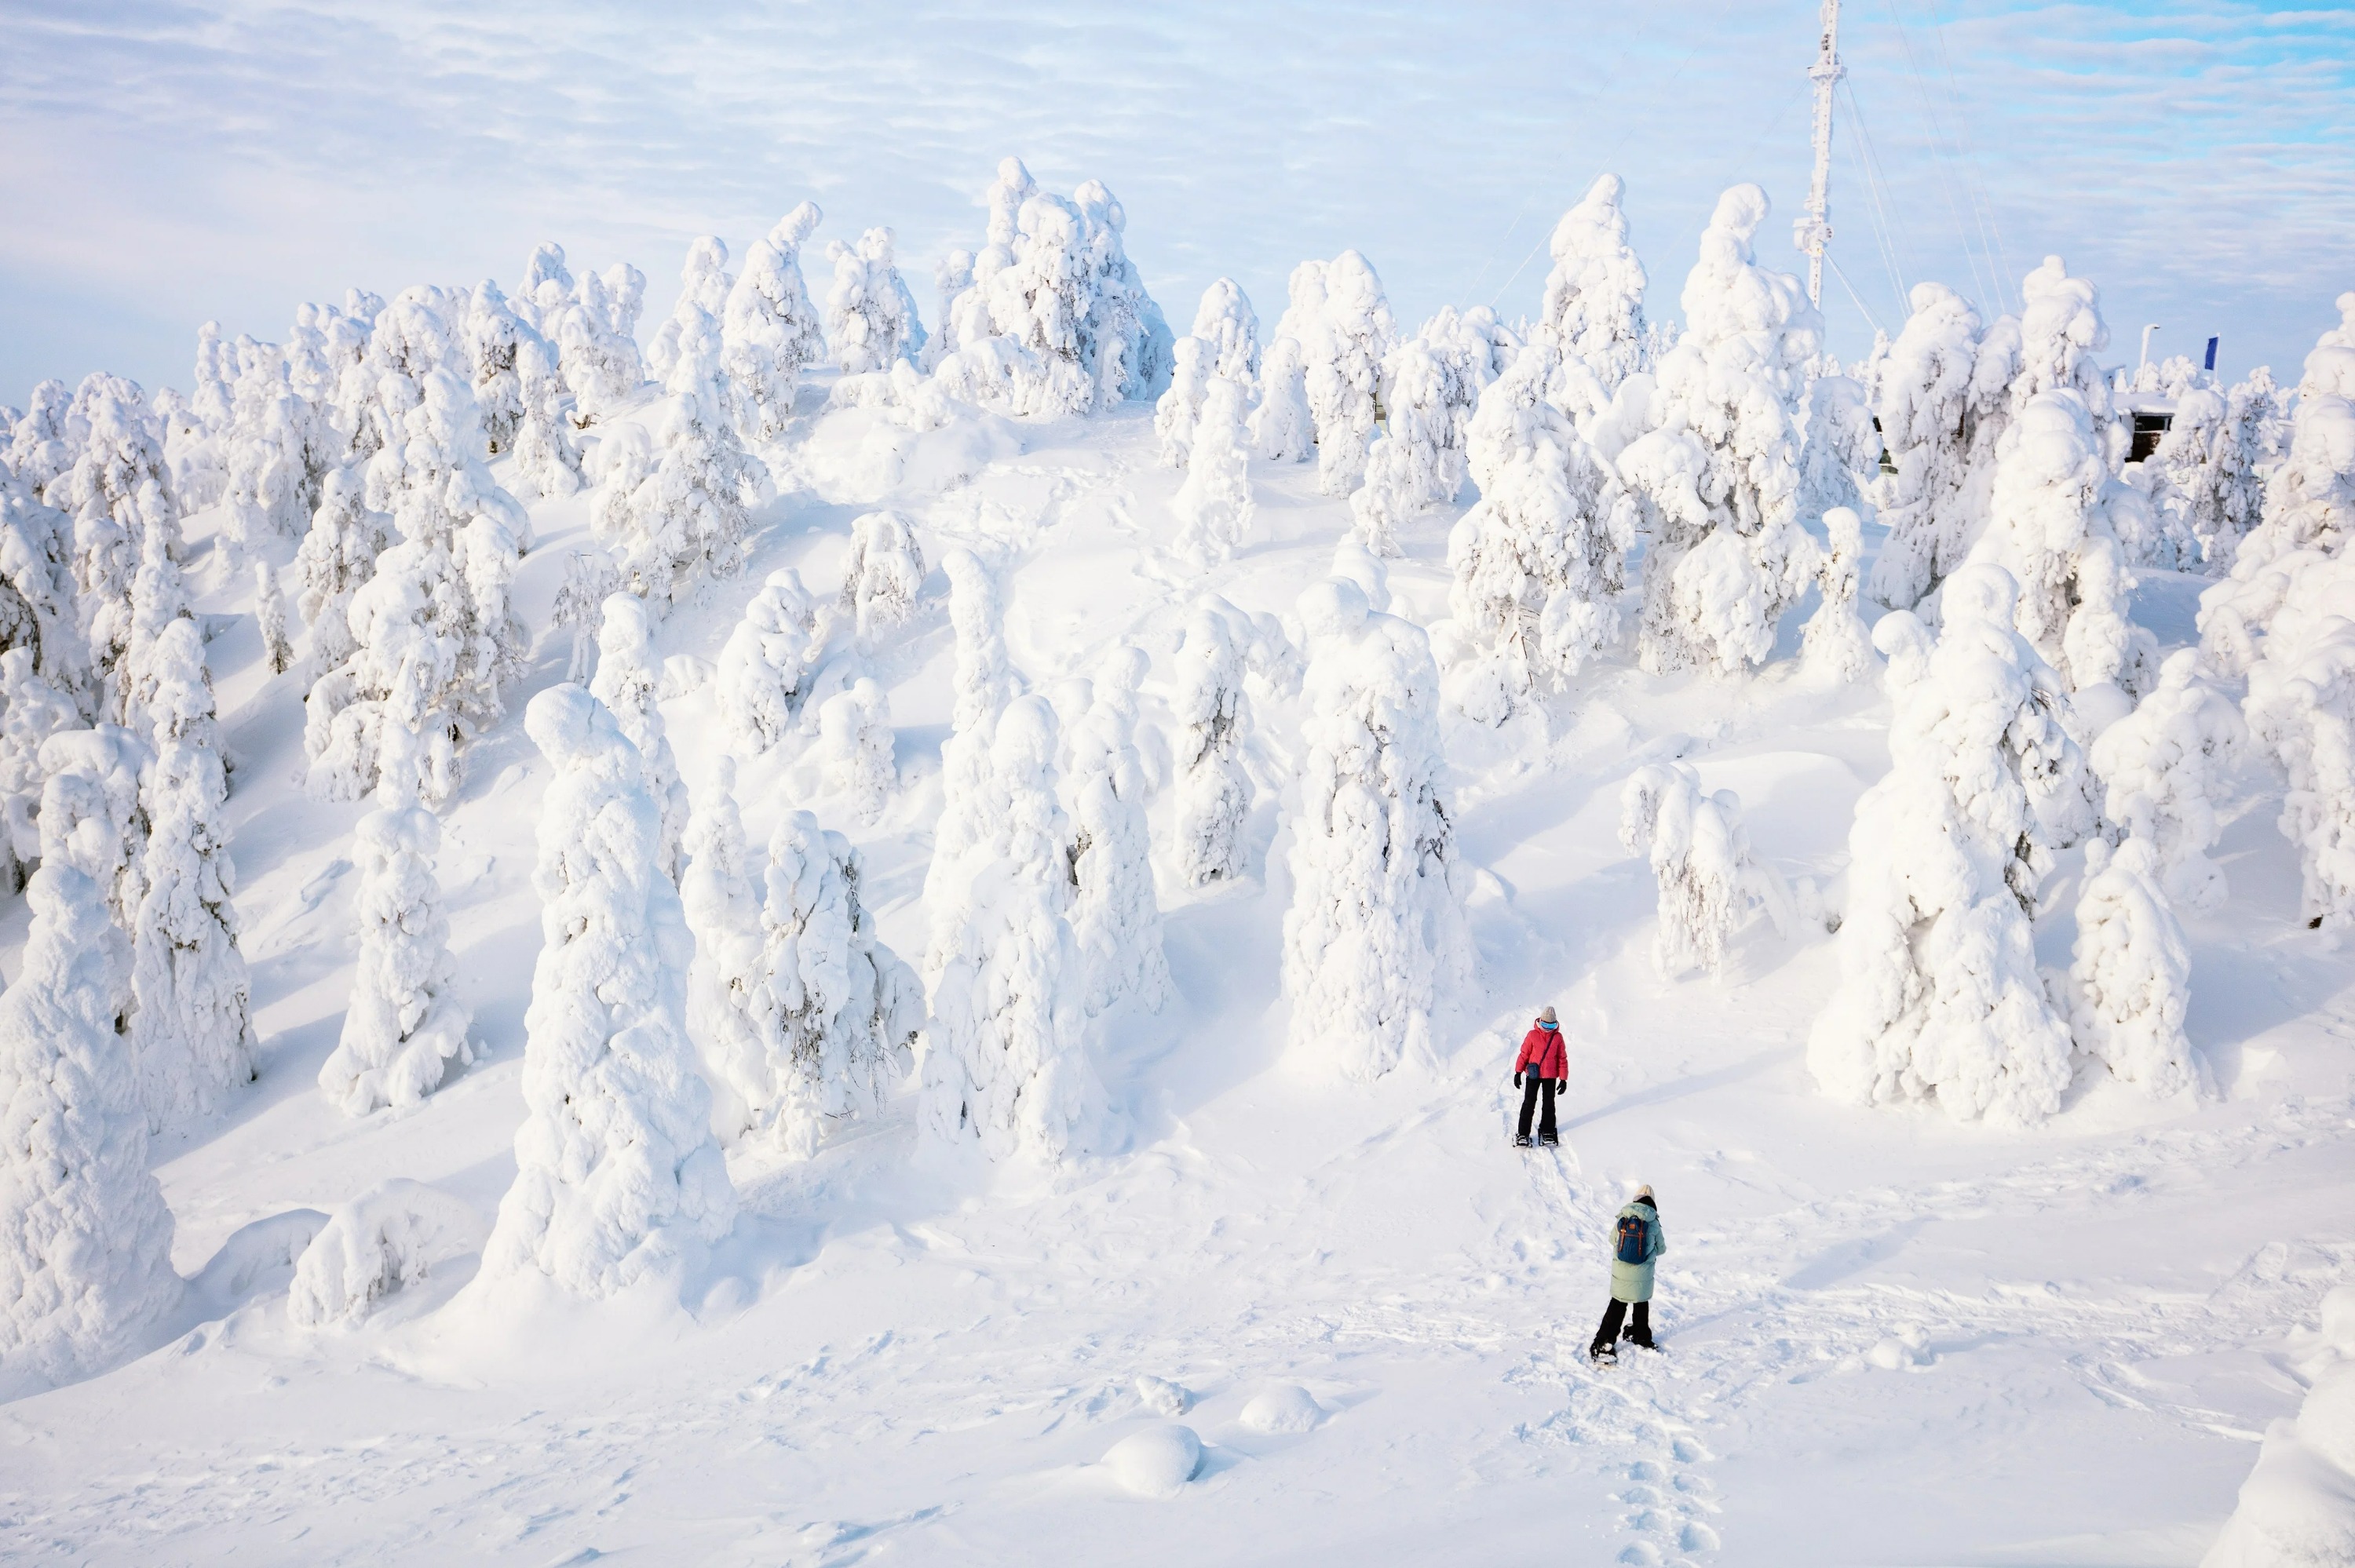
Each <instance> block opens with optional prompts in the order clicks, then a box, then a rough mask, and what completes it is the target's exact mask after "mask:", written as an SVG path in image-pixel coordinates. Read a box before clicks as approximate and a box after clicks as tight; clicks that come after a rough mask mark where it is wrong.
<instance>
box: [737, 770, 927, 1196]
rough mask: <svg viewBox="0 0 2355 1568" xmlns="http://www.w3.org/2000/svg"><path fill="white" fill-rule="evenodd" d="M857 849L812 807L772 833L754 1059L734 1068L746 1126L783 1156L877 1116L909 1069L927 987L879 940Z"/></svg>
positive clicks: (812, 1148)
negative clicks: (832, 1129) (837, 1126)
mask: <svg viewBox="0 0 2355 1568" xmlns="http://www.w3.org/2000/svg"><path fill="white" fill-rule="evenodd" d="M859 877H860V864H859V859H858V851H857V850H855V849H853V848H851V847H850V841H849V840H847V839H846V838H844V837H843V836H842V835H841V834H840V833H837V832H829V831H828V830H826V829H825V828H822V827H820V826H819V825H818V821H817V819H816V818H815V817H813V816H811V815H810V814H809V813H808V812H807V811H788V812H787V813H785V816H784V818H783V821H780V822H779V823H778V824H777V831H776V832H775V833H774V834H773V836H772V837H771V838H770V840H769V857H768V867H767V870H766V873H765V874H764V875H763V877H762V889H761V891H762V898H761V912H760V936H761V948H760V955H759V957H758V959H755V960H754V964H753V969H752V980H751V997H750V1005H751V1019H752V1023H753V1027H754V1031H755V1038H756V1039H757V1041H758V1044H759V1045H760V1055H759V1056H758V1057H757V1059H753V1060H749V1061H741V1062H738V1063H735V1064H733V1067H734V1073H733V1076H734V1078H735V1080H736V1084H735V1086H736V1088H737V1091H738V1093H739V1094H740V1096H741V1097H742V1098H743V1100H744V1103H745V1105H746V1107H748V1109H749V1110H750V1112H751V1123H750V1124H749V1126H748V1128H747V1130H748V1131H750V1132H751V1133H752V1134H753V1135H754V1136H756V1137H760V1138H763V1139H767V1140H769V1141H770V1142H772V1143H773V1145H774V1146H775V1147H776V1148H777V1149H778V1150H780V1151H782V1152H784V1153H788V1154H793V1155H796V1156H800V1157H803V1158H806V1157H807V1156H809V1155H811V1154H814V1153H815V1152H816V1151H817V1146H818V1143H819V1140H820V1139H822V1138H823V1136H824V1134H825V1130H826V1124H827V1123H828V1122H833V1121H840V1120H844V1119H847V1118H873V1117H875V1116H877V1115H879V1113H880V1112H881V1110H882V1107H883V1104H884V1101H885V1099H886V1098H887V1097H889V1096H890V1091H891V1087H892V1086H893V1085H895V1084H897V1083H899V1082H900V1080H901V1079H903V1078H905V1077H906V1076H907V1075H908V1071H909V1068H910V1067H911V1065H912V1061H913V1047H914V1044H915V1039H916V1034H917V1032H918V1031H919V1030H921V1029H922V1027H923V1022H924V1001H923V991H922V987H921V986H920V985H919V984H918V983H917V980H916V977H915V974H914V972H913V971H912V970H911V969H909V968H908V966H907V965H906V964H904V963H901V962H900V959H899V957H898V955H896V954H894V953H893V952H892V951H891V949H890V948H887V947H885V946H884V945H883V944H882V943H880V942H879V941H877V940H876V938H875V929H874V923H873V921H872V920H871V919H870V918H869V917H868V914H867V911H866V908H865V906H862V905H861V904H860V902H859V897H858V883H859Z"/></svg>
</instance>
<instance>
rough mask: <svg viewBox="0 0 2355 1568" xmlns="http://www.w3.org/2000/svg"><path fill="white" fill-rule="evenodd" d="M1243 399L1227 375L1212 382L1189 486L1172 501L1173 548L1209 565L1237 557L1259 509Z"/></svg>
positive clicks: (1190, 462)
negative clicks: (1173, 521) (1175, 529)
mask: <svg viewBox="0 0 2355 1568" xmlns="http://www.w3.org/2000/svg"><path fill="white" fill-rule="evenodd" d="M1187 341H1188V342H1189V343H1191V342H1195V341H1197V340H1195V339H1192V338H1188V340H1187ZM1243 401H1244V393H1243V389H1242V387H1241V385H1239V384H1238V383H1236V382H1232V381H1230V380H1228V379H1227V378H1226V377H1225V376H1213V377H1212V378H1211V380H1210V386H1209V391H1208V392H1207V393H1206V394H1205V396H1204V397H1203V399H1202V412H1201V418H1199V420H1198V421H1197V422H1196V424H1195V427H1194V429H1193V432H1192V442H1191V447H1190V450H1188V454H1187V459H1186V482H1185V483H1183V484H1181V485H1179V486H1178V487H1177V497H1176V498H1175V499H1174V500H1172V501H1171V502H1170V503H1169V509H1170V511H1171V512H1172V513H1174V514H1176V515H1177V536H1176V538H1174V539H1173V540H1172V541H1171V545H1172V546H1173V547H1174V548H1175V549H1176V551H1177V554H1178V555H1179V556H1184V557H1186V558H1187V559H1188V560H1191V561H1194V562H1196V563H1198V564H1199V565H1200V566H1202V567H1210V566H1214V565H1217V564H1220V563H1221V562H1225V561H1230V560H1232V559H1233V558H1234V554H1235V549H1236V546H1240V545H1241V543H1242V542H1243V540H1244V539H1245V538H1246V537H1247V536H1248V535H1250V533H1251V525H1252V517H1253V516H1254V515H1255V514H1257V512H1258V510H1259V508H1258V505H1257V503H1254V502H1253V501H1252V488H1251V453H1250V451H1249V450H1247V449H1246V447H1245V445H1244V441H1245V439H1246V438H1245V436H1244V433H1243V418H1244V408H1243Z"/></svg>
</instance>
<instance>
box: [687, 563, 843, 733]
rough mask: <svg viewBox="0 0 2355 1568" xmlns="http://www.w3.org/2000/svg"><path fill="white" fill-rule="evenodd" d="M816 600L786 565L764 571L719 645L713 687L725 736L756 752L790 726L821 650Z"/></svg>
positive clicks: (792, 569)
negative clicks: (763, 577) (762, 581)
mask: <svg viewBox="0 0 2355 1568" xmlns="http://www.w3.org/2000/svg"><path fill="white" fill-rule="evenodd" d="M820 646H821V645H820V641H819V638H818V633H817V606H816V604H815V602H814V601H813V600H812V599H811V598H810V596H809V590H808V589H807V588H804V587H802V577H801V574H800V573H799V572H797V571H795V570H794V568H793V567H783V569H781V570H778V571H773V572H771V573H770V574H769V580H768V581H767V582H766V583H765V584H763V585H762V588H761V591H760V592H759V593H757V594H754V595H753V596H752V602H751V603H750V604H748V605H746V606H745V607H744V619H743V620H740V621H738V622H737V623H736V630H733V631H731V632H730V633H729V634H728V641H727V642H726V643H724V644H723V645H722V646H721V647H720V650H719V667H718V669H717V671H716V672H715V673H714V674H713V688H714V692H715V694H716V695H717V697H718V699H719V716H720V719H721V721H722V722H723V723H725V724H726V725H727V726H728V736H729V738H730V740H731V741H733V742H734V743H735V744H736V745H737V746H740V747H743V748H744V749H746V750H747V751H750V752H751V753H752V754H753V755H755V756H758V755H759V754H760V753H762V752H764V751H766V750H768V749H769V748H770V747H773V746H775V745H776V744H777V743H778V742H779V741H781V740H783V738H784V737H785V735H786V732H787V731H789V730H790V729H792V728H793V726H794V716H795V714H796V712H797V710H798V709H799V707H800V705H801V699H802V697H803V695H804V694H805V692H806V691H807V689H808V684H809V680H810V677H811V674H812V673H813V672H814V671H815V666H816V662H817V656H818V653H819V651H820Z"/></svg>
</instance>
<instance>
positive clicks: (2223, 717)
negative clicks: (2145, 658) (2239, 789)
mask: <svg viewBox="0 0 2355 1568" xmlns="http://www.w3.org/2000/svg"><path fill="white" fill-rule="evenodd" d="M2248 739H2249V735H2248V727H2247V726H2246V725H2244V724H2243V722H2242V719H2241V713H2240V710H2239V709H2238V708H2236V707H2234V706H2233V705H2232V699H2231V698H2230V697H2228V696H2226V695H2225V694H2223V693H2222V691H2220V690H2218V689H2217V687H2216V686H2215V684H2214V683H2211V681H2209V680H2208V679H2207V677H2206V676H2205V675H2204V674H2203V673H2201V671H2200V651H2199V650H2198V649H2196V648H2184V649H2179V650H2178V651H2177V652H2174V653H2171V654H2169V655H2168V659H2167V662H2166V663H2164V664H2162V665H2161V666H2159V672H2158V686H2157V687H2156V688H2155V689H2154V690H2153V691H2152V692H2151V694H2149V695H2148V696H2147V697H2145V698H2143V700H2142V702H2141V704H2140V705H2138V706H2137V708H2136V709H2135V711H2134V712H2133V713H2131V714H2129V715H2126V717H2124V718H2122V719H2120V720H2118V721H2117V722H2116V723H2115V724H2113V725H2111V726H2109V727H2108V728H2107V729H2105V730H2104V731H2103V732H2102V733H2101V735H2100V736H2098V737H2097V738H2096V739H2095V740H2094V743H2093V745H2092V746H2091V747H2089V748H2088V749H2087V754H2086V756H2087V760H2088V761H2090V762H2091V763H2092V764H2093V766H2094V774H2095V776H2096V777H2098V778H2099V779H2101V781H2102V786H2103V789H2104V790H2105V800H2104V803H2103V808H2102V814H2103V815H2104V816H2105V817H2106V818H2107V819H2108V820H2109V821H2111V822H2113V823H2115V825H2116V828H2117V830H2118V831H2119V832H2123V833H2126V834H2127V835H2129V836H2131V837H2133V838H2136V839H2138V840H2140V841H2141V842H2143V843H2144V844H2145V845H2147V847H2148V848H2149V850H2150V852H2151V853H2152V855H2153V857H2154V862H2155V865H2156V869H2157V874H2158V877H2159V881H2160V885H2161V886H2162V887H2163V888H2164V889H2165V890H2166V894H2167V897H2168V901H2169V903H2171V904H2176V905H2179V906H2182V907H2184V908H2187V909H2212V908H2214V907H2216V906H2218V905H2220V904H2222V902H2223V901H2224V873H2223V870H2222V867H2220V866H2218V865H2217V864H2216V863H2215V862H2214V861H2211V860H2210V859H2209V858H2208V850H2209V848H2210V846H2211V845H2213V844H2214V843H2215V842H2216V838H2217V835H2218V834H2219V833H2220V832H2222V824H2221V823H2220V822H2219V821H2218V820H2217V815H2216V808H2217V806H2218V804H2219V803H2220V802H2222V800H2224V799H2225V797H2226V795H2227V793H2228V792H2229V790H2230V789H2231V786H2232V775H2233V773H2234V772H2236V771H2237V770H2238V769H2239V768H2240V767H2241V766H2242V763H2243V760H2244V758H2245V755H2246V752H2247V747H2248Z"/></svg>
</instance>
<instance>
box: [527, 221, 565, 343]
mask: <svg viewBox="0 0 2355 1568" xmlns="http://www.w3.org/2000/svg"><path fill="white" fill-rule="evenodd" d="M575 287H576V285H575V284H574V282H573V281H572V269H571V268H570V267H568V266H566V265H565V263H564V247H563V246H561V245H559V244H558V243H556V241H554V240H553V239H544V240H542V241H540V242H539V244H538V246H536V247H534V248H533V249H532V253H531V260H528V261H527V262H525V263H524V267H523V281H522V282H521V283H520V284H518V285H517V288H516V298H515V313H516V316H517V319H518V320H520V321H522V322H524V323H526V324H527V325H528V326H529V327H530V328H531V330H532V331H534V332H536V333H538V334H540V335H541V336H543V337H550V338H552V337H554V336H555V335H556V329H557V323H558V322H559V321H560V320H561V319H562V317H563V315H564V311H565V308H566V307H567V306H568V305H570V303H571V302H572V291H573V289H574V288H575Z"/></svg>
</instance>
